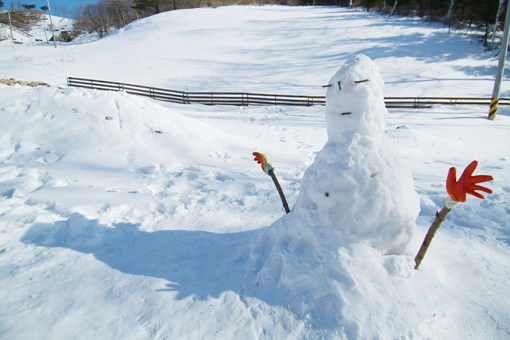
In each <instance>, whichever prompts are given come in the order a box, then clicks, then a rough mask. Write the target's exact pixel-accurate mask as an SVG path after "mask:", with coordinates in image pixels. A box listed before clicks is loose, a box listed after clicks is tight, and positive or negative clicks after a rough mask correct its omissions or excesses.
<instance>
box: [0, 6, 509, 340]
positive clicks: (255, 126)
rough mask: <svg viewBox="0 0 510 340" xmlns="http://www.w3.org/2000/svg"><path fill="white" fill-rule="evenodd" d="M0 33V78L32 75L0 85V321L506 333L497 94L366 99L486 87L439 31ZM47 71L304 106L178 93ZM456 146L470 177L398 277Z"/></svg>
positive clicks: (168, 16)
mask: <svg viewBox="0 0 510 340" xmlns="http://www.w3.org/2000/svg"><path fill="white" fill-rule="evenodd" d="M0 50H1V53H0V78H11V77H12V78H16V79H20V80H28V81H43V82H48V83H51V84H53V85H54V86H53V87H35V88H30V87H23V86H19V85H17V86H12V87H10V86H4V85H0V102H1V103H2V104H1V105H0V115H1V120H0V287H2V289H0V315H1V317H0V338H5V339H28V338H44V339H63V338H67V339H91V338H105V339H112V338H116V339H323V338H324V339H337V338H339V339H366V338H380V339H393V338H404V339H405V338H408V339H411V338H413V339H421V338H433V339H436V338H444V339H505V338H509V337H510V326H509V325H510V296H509V295H508V287H509V286H510V266H509V263H510V262H509V261H510V260H509V259H510V231H509V227H510V223H509V222H510V218H509V214H510V208H509V204H510V179H509V176H508V174H509V162H510V152H509V149H508V145H509V142H510V118H509V117H508V112H509V111H508V109H507V108H506V107H503V106H501V107H500V112H499V114H498V116H497V118H496V120H495V121H489V120H487V119H485V118H486V116H487V113H488V108H487V107H478V106H435V107H433V108H430V109H420V110H414V109H391V110H390V112H389V113H388V112H387V111H386V109H385V108H384V105H383V103H382V99H381V96H382V95H383V94H384V95H385V96H401V95H402V96H406V95H407V96H437V95H445V96H476V97H478V96H483V97H490V94H491V91H492V85H493V78H494V74H495V72H496V67H497V60H496V59H495V58H494V57H493V55H492V54H491V53H489V52H485V51H484V49H483V47H482V46H480V45H479V43H478V42H476V41H473V40H471V39H470V38H469V37H468V36H466V35H464V34H462V33H461V32H448V30H447V29H445V28H442V27H441V26H436V25H432V24H428V23H424V22H423V21H421V20H412V19H408V18H398V17H387V16H381V15H378V14H371V13H365V12H361V11H355V10H348V9H344V8H335V7H326V8H323V7H280V6H265V7H252V6H246V7H236V6H234V7H222V8H216V9H194V10H182V11H174V12H168V13H162V14H159V15H156V16H152V17H149V18H145V19H142V20H139V21H137V22H134V23H132V24H131V25H129V26H127V27H126V28H124V29H122V30H120V31H119V32H116V33H113V34H111V35H110V36H108V37H105V38H103V39H100V40H97V41H94V42H90V43H86V44H71V45H60V46H59V47H58V48H56V49H55V48H54V47H53V46H51V45H50V46H47V45H45V44H42V45H11V44H10V42H8V41H4V42H0ZM361 53H362V54H364V55H366V56H367V57H365V56H358V57H356V55H359V54H361ZM67 76H79V77H88V78H97V79H105V80H114V81H123V82H128V83H135V84H144V85H152V86H159V87H166V88H171V89H176V90H189V91H208V90H210V91H223V90H225V91H236V92H237V91H259V92H269V93H270V92H274V93H285V94H294V93H299V94H303V93H304V94H311V95H313V94H324V92H326V95H327V100H328V104H327V106H325V107H323V106H314V107H306V108H297V107H285V106H268V107H241V108H239V107H227V106H223V107H221V106H217V107H211V106H201V105H179V104H170V103H164V102H156V101H152V100H151V99H149V98H143V97H135V96H131V95H128V94H126V93H123V92H100V91H91V90H86V89H77V88H68V87H67V86H65V83H66V77H67ZM507 79H508V78H505V80H504V82H503V87H502V96H509V94H510V91H509V89H508V86H507V85H508V80H507ZM365 80H368V81H365ZM383 80H384V85H383ZM339 81H340V82H341V83H340V84H339V83H338V82H339ZM354 81H356V83H355V82H354ZM322 85H331V86H330V87H328V88H327V91H325V90H324V89H323V88H322ZM340 86H341V88H342V90H340ZM347 112H350V113H347ZM342 113H344V114H343V115H342ZM253 151H259V152H263V153H265V154H266V155H267V157H268V158H269V159H270V160H271V161H272V163H273V165H274V166H275V174H276V175H277V177H278V179H279V181H280V183H281V185H282V187H283V189H284V191H285V194H286V196H287V200H288V201H289V204H290V206H291V207H293V210H292V211H291V213H290V214H288V215H285V214H284V212H283V210H282V206H281V202H280V199H279V197H278V194H277V192H276V190H275V188H274V186H273V183H272V181H271V179H270V178H269V177H268V176H266V175H265V174H264V173H263V172H262V171H261V170H260V167H259V166H258V165H257V164H256V163H255V162H253V157H252V155H251V153H252V152H253ZM474 159H476V160H478V161H479V166H478V169H477V170H476V172H475V174H487V175H492V176H493V177H494V181H493V182H489V183H487V186H489V187H491V188H492V189H493V190H494V192H493V193H492V194H490V195H488V197H487V199H486V200H479V199H477V198H474V197H469V198H468V201H467V202H466V203H462V204H459V205H458V206H457V207H456V208H454V209H453V210H452V212H451V213H450V214H449V216H448V218H447V220H446V221H445V222H444V223H443V225H442V226H441V228H440V229H439V232H438V233H437V234H436V237H435V238H434V240H433V242H432V245H431V246H430V249H429V251H428V253H427V254H426V256H425V259H424V261H423V263H422V264H421V266H420V270H414V269H413V266H414V261H413V258H414V255H415V254H416V253H417V251H418V249H419V246H420V244H421V241H422V240H423V237H424V236H425V234H426V232H427V229H428V227H429V226H430V224H431V222H432V220H433V219H434V217H435V213H436V211H437V210H439V209H440V208H441V207H442V204H443V203H442V201H443V199H444V198H445V197H446V195H447V194H446V190H445V187H444V184H445V180H446V175H447V173H448V169H449V168H450V167H452V166H455V167H457V168H458V170H459V172H460V171H461V170H463V168H464V167H465V166H467V165H468V164H469V163H470V162H471V161H472V160H474ZM326 193H328V195H326ZM417 214H418V216H417V217H416V215H417ZM391 235H396V236H397V237H396V238H395V237H393V236H391ZM413 235H414V236H413ZM404 248H405V249H404Z"/></svg>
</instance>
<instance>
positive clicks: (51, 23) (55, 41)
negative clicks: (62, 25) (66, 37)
mask: <svg viewBox="0 0 510 340" xmlns="http://www.w3.org/2000/svg"><path fill="white" fill-rule="evenodd" d="M46 2H47V3H48V13H49V14H50V25H51V33H52V34H53V45H55V48H57V38H56V37H55V29H54V28H53V20H52V19H51V7H50V0H46Z"/></svg>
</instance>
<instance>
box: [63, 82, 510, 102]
mask: <svg viewBox="0 0 510 340" xmlns="http://www.w3.org/2000/svg"><path fill="white" fill-rule="evenodd" d="M67 85H69V86H74V87H81V88H88V89H95V90H103V91H124V92H126V93H129V94H133V95H138V96H145V97H150V98H153V99H156V100H162V101H167V102H172V103H181V104H191V103H198V104H205V105H236V106H248V105H293V106H312V105H325V104H326V98H325V97H324V96H302V95H282V94H264V93H242V92H183V91H176V90H168V89H163V88H157V87H148V86H142V85H135V84H126V83H119V82H113V81H107V80H96V79H86V78H75V77H69V78H67ZM384 101H385V103H386V107H388V108H429V107H431V106H432V105H487V106H489V105H490V102H491V99H490V98H466V97H465V98H451V97H386V98H384ZM499 105H510V98H499Z"/></svg>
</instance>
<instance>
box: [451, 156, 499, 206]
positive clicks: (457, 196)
mask: <svg viewBox="0 0 510 340" xmlns="http://www.w3.org/2000/svg"><path fill="white" fill-rule="evenodd" d="M477 165H478V162H477V161H472V162H471V164H469V165H468V166H467V167H466V169H465V170H464V172H463V173H462V176H460V178H459V181H458V182H457V169H456V168H454V167H453V168H450V171H449V172H448V178H447V179H446V191H447V192H448V194H449V195H450V197H451V198H452V200H454V201H456V202H466V194H470V195H473V196H475V197H478V198H481V199H485V197H484V196H483V195H481V194H480V193H478V192H476V191H475V190H480V191H483V192H486V193H488V194H491V193H492V190H491V189H489V188H486V187H482V186H481V185H476V184H477V183H482V182H488V181H492V180H494V178H492V176H488V175H478V176H471V175H472V174H473V172H474V171H475V169H476V167H477Z"/></svg>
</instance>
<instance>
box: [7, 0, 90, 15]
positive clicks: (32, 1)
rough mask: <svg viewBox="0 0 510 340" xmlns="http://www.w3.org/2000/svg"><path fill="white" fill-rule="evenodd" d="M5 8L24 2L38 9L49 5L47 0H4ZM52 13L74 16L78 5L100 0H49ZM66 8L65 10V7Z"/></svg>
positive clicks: (19, 5) (17, 5) (14, 6)
mask: <svg viewBox="0 0 510 340" xmlns="http://www.w3.org/2000/svg"><path fill="white" fill-rule="evenodd" d="M2 1H3V3H4V8H9V7H12V8H18V7H19V8H22V7H21V5H22V4H27V5H35V6H36V9H40V8H41V7H42V6H47V0H2ZM49 1H50V7H51V13H52V14H54V15H58V16H65V17H68V18H69V17H72V16H73V14H74V11H75V9H76V7H79V6H85V5H88V4H94V3H97V2H98V1H99V0H49ZM63 7H65V8H66V10H64V8H63Z"/></svg>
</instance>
